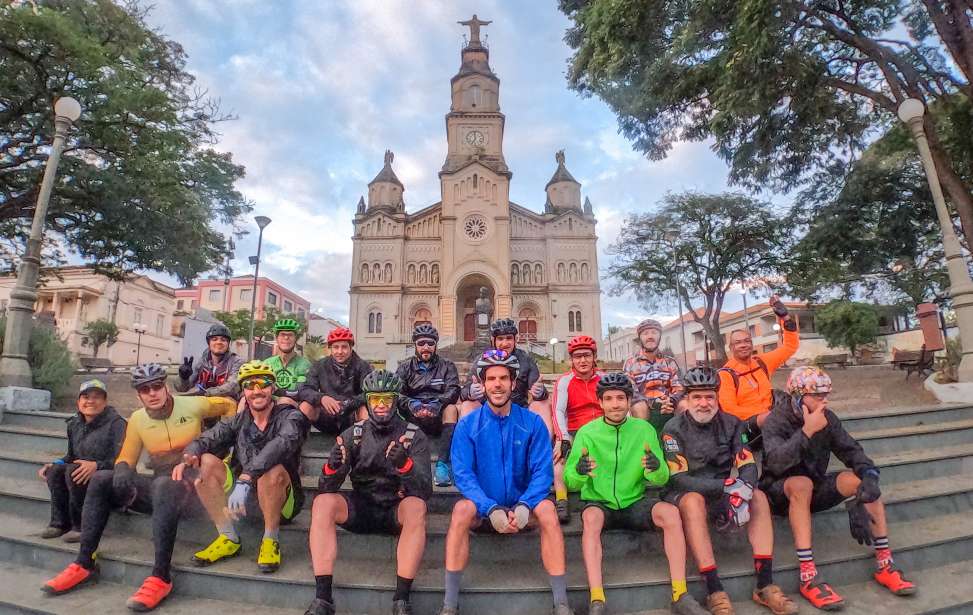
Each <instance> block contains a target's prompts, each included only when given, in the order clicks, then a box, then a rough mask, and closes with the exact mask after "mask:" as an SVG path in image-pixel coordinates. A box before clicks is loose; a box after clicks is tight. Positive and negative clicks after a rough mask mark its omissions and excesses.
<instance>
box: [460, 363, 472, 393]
mask: <svg viewBox="0 0 973 615" xmlns="http://www.w3.org/2000/svg"><path fill="white" fill-rule="evenodd" d="M474 382H476V364H473V366H471V367H470V373H469V375H467V376H466V384H464V385H463V388H461V389H460V390H459V399H460V401H471V400H470V385H471V384H473V383H474Z"/></svg>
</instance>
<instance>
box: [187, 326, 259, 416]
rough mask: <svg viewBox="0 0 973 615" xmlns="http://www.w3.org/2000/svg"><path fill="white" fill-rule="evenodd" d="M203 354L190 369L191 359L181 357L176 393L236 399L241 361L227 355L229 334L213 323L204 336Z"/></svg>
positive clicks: (231, 353) (238, 391)
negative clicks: (204, 346) (204, 347)
mask: <svg viewBox="0 0 973 615" xmlns="http://www.w3.org/2000/svg"><path fill="white" fill-rule="evenodd" d="M206 346H207V348H206V350H204V351H203V354H202V355H200V357H199V362H198V363H197V364H196V366H195V367H194V366H193V357H183V360H182V365H180V366H179V382H177V383H176V390H177V391H179V392H180V393H185V392H190V391H191V392H192V393H193V394H195V395H204V396H206V397H232V398H233V399H237V398H238V397H239V395H240V386H239V385H238V384H237V372H239V371H240V366H241V365H243V359H242V358H240V357H238V356H237V354H236V353H235V352H230V330H229V329H227V328H226V325H224V324H223V323H216V324H215V325H213V326H211V327H210V328H209V331H207V332H206Z"/></svg>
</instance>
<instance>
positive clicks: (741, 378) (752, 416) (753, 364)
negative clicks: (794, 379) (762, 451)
mask: <svg viewBox="0 0 973 615" xmlns="http://www.w3.org/2000/svg"><path fill="white" fill-rule="evenodd" d="M770 307H772V308H773V309H774V314H776V315H777V320H778V324H779V325H780V328H781V332H782V334H783V338H784V343H783V344H782V345H781V347H780V348H777V349H775V350H771V351H770V352H763V353H759V354H758V353H756V352H754V350H753V338H751V337H750V332H749V331H746V330H744V329H737V330H735V331H732V332H731V333H730V354H731V356H730V358H729V359H727V361H726V364H725V365H724V366H723V369H721V370H720V408H721V409H722V410H723V412H726V413H728V414H732V415H733V416H735V417H737V418H738V419H740V420H741V421H749V426H748V427H749V428H750V430H751V433H759V430H758V429H759V427H761V426H762V425H763V424H764V421H765V420H767V413H769V412H770V408H771V406H772V405H773V399H772V396H771V389H772V388H773V386H772V385H771V383H770V378H771V376H773V374H774V372H775V371H777V368H779V367H780V366H781V365H783V364H784V363H786V362H787V360H788V359H790V358H791V357H792V356H794V353H795V352H797V349H798V347H799V346H800V344H801V336H800V334H799V333H798V331H797V322H795V321H794V317H793V316H790V314H789V313H788V311H787V306H785V305H784V303H783V302H782V301H781V300H780V298H778V297H777V295H774V296H773V297H771V298H770ZM754 423H755V425H754ZM755 427H756V428H757V429H755Z"/></svg>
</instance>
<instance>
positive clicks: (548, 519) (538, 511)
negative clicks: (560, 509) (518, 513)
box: [533, 500, 561, 529]
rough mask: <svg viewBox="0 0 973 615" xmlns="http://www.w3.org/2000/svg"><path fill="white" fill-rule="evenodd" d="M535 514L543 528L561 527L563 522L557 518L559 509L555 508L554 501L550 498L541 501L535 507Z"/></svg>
mask: <svg viewBox="0 0 973 615" xmlns="http://www.w3.org/2000/svg"><path fill="white" fill-rule="evenodd" d="M533 512H534V516H535V517H537V524H538V525H540V526H541V528H542V529H543V528H552V527H556V528H558V529H560V528H561V522H560V521H558V519H557V509H555V508H554V502H552V501H550V500H541V503H540V504H538V505H537V506H535V507H534V511H533Z"/></svg>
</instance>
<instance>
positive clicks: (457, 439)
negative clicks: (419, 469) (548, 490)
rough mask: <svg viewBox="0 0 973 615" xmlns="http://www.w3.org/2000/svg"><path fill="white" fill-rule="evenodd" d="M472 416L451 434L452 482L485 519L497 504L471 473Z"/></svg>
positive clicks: (472, 458)
mask: <svg viewBox="0 0 973 615" xmlns="http://www.w3.org/2000/svg"><path fill="white" fill-rule="evenodd" d="M472 416H474V415H467V416H465V417H463V418H462V419H460V421H459V423H457V424H456V431H455V432H453V444H452V447H451V448H450V457H451V458H452V461H453V480H454V481H455V482H456V488H457V489H459V492H460V493H462V494H463V497H464V498H466V499H468V500H471V501H472V502H473V504H475V505H476V513H477V514H478V515H479V516H481V517H487V516H489V514H490V511H491V510H493V509H494V508H495V507H496V506H497V502H496V500H494V499H492V498H490V497H488V496H487V494H486V493H484V491H483V489H482V488H481V487H480V483H479V482H478V481H477V479H476V474H475V473H474V472H473V464H474V463H475V459H476V451H475V450H474V448H473V439H472V437H471V435H470V424H471V423H472V420H471V418H470V417H472ZM548 455H550V453H548Z"/></svg>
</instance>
